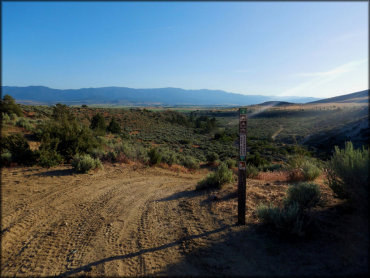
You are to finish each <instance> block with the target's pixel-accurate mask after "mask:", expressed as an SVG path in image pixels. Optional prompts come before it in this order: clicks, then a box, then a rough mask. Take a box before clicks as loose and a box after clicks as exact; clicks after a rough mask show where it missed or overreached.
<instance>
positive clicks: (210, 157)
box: [206, 152, 219, 163]
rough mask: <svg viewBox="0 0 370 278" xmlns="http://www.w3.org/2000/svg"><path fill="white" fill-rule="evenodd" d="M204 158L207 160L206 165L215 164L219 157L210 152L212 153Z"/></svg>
mask: <svg viewBox="0 0 370 278" xmlns="http://www.w3.org/2000/svg"><path fill="white" fill-rule="evenodd" d="M206 158H207V162H208V163H215V161H216V160H217V159H219V156H218V154H217V153H215V152H212V153H209V154H207V156H206Z"/></svg>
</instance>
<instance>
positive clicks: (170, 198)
mask: <svg viewBox="0 0 370 278" xmlns="http://www.w3.org/2000/svg"><path fill="white" fill-rule="evenodd" d="M207 192H208V191H207V190H186V191H181V192H176V193H174V194H172V195H170V196H168V197H165V198H161V199H158V200H156V201H157V202H166V201H173V200H178V199H182V198H194V197H197V196H200V195H205V194H206V193H207Z"/></svg>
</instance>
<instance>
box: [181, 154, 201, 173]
mask: <svg viewBox="0 0 370 278" xmlns="http://www.w3.org/2000/svg"><path fill="white" fill-rule="evenodd" d="M181 165H183V166H184V167H186V168H188V169H193V170H195V169H198V168H199V163H198V161H197V160H196V159H195V158H194V157H192V156H189V155H187V156H185V157H182V159H181Z"/></svg>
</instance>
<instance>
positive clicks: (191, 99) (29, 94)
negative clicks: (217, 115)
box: [2, 86, 317, 106]
mask: <svg viewBox="0 0 370 278" xmlns="http://www.w3.org/2000/svg"><path fill="white" fill-rule="evenodd" d="M2 94H3V95H5V94H9V95H11V96H12V97H13V98H15V99H16V100H17V102H18V103H23V104H55V103H58V102H59V103H65V104H69V105H73V104H74V105H81V104H90V105H91V104H105V105H116V106H119V105H136V106H138V105H140V106H148V105H151V106H152V105H203V106H211V105H216V106H218V105H222V106H240V105H251V104H258V103H261V102H265V101H273V100H284V101H291V102H298V103H306V102H309V101H313V100H317V99H316V98H312V97H283V98H279V99H276V97H269V96H263V95H242V94H235V93H229V92H225V91H221V90H206V89H202V90H184V89H180V88H158V89H133V88H126V87H102V88H82V89H66V90H60V89H52V88H48V87H44V86H28V87H9V86H4V87H2Z"/></svg>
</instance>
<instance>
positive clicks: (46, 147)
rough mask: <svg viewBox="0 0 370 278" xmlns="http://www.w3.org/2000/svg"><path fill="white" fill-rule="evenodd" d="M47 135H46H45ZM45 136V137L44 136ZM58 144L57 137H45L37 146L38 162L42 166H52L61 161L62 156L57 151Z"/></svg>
mask: <svg viewBox="0 0 370 278" xmlns="http://www.w3.org/2000/svg"><path fill="white" fill-rule="evenodd" d="M46 136H47V135H46ZM45 138H46V137H45ZM58 144H59V139H58V138H53V139H50V138H47V139H46V140H44V143H43V144H41V145H40V148H39V161H38V164H39V165H40V166H42V167H47V168H49V167H52V166H56V165H59V164H60V163H62V162H63V157H62V155H60V154H59V153H58V151H57V148H58Z"/></svg>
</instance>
